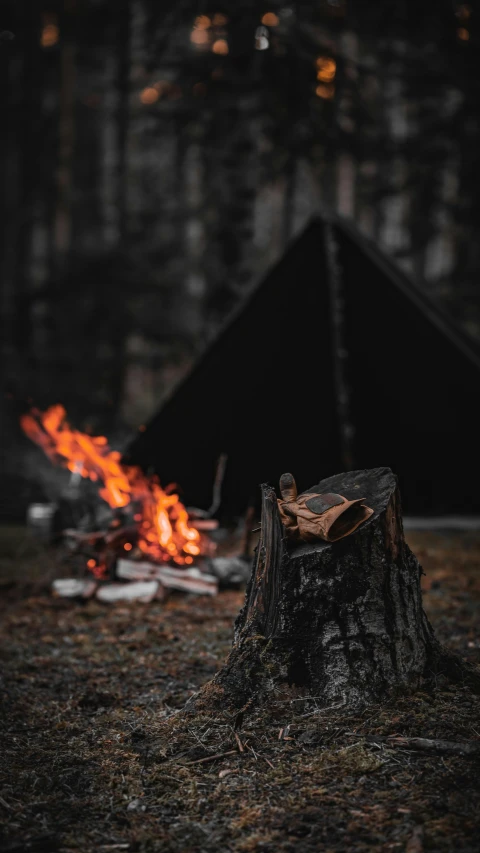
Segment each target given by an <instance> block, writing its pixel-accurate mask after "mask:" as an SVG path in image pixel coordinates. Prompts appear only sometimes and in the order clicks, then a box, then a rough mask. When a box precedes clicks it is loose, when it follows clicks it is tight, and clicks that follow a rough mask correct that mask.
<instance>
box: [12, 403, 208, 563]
mask: <svg viewBox="0 0 480 853" xmlns="http://www.w3.org/2000/svg"><path fill="white" fill-rule="evenodd" d="M21 425H22V428H23V430H24V431H25V433H26V434H27V435H28V437H29V438H30V439H31V440H32V441H34V442H35V443H36V444H38V445H39V446H40V447H41V448H42V450H43V451H44V452H45V454H46V455H47V456H48V458H49V459H50V460H51V461H52V462H54V463H55V464H59V465H61V466H62V467H64V468H67V469H68V470H69V471H70V472H71V474H72V475H73V476H75V478H77V480H78V482H80V481H81V479H82V478H83V479H84V480H87V481H88V480H89V481H90V482H91V483H95V484H96V485H97V486H98V494H99V496H100V498H102V500H103V501H105V503H106V504H107V505H108V507H110V509H111V510H112V512H113V513H116V515H115V516H114V517H112V519H111V522H110V525H109V527H108V529H107V530H105V531H95V530H94V531H90V532H89V531H85V530H83V531H76V530H67V531H65V535H66V539H67V541H69V542H70V544H71V547H72V550H76V551H77V552H82V551H83V552H86V558H87V559H86V565H87V567H88V568H89V569H90V570H91V571H92V573H93V574H94V575H95V576H96V577H97V578H102V579H104V578H105V577H106V576H108V575H109V576H110V577H111V576H113V571H114V567H115V562H116V560H117V557H118V556H119V554H121V553H122V552H127V553H130V554H131V553H132V552H133V551H134V550H136V552H137V555H144V556H145V557H147V558H148V559H150V560H153V561H154V562H155V563H158V564H159V565H165V564H169V565H171V564H174V565H175V566H192V565H193V563H194V561H195V559H196V558H198V557H200V556H202V555H205V556H211V555H212V554H213V553H214V550H215V546H214V544H213V542H212V541H211V540H210V539H209V538H208V537H207V536H206V534H205V533H203V532H201V529H200V528H203V530H206V529H210V530H212V529H215V527H216V526H217V524H218V522H216V521H215V520H213V519H208V520H204V519H199V521H198V523H197V524H195V522H194V521H192V519H190V518H189V514H188V512H187V510H186V509H185V507H184V506H183V504H182V503H181V501H180V499H179V496H178V495H177V494H175V492H174V489H173V487H168V486H167V488H165V489H162V487H161V486H160V483H159V481H158V478H157V477H156V476H148V475H146V474H144V473H143V471H142V470H141V469H140V468H138V467H136V466H128V465H124V464H123V463H122V461H121V454H120V453H119V452H118V451H114V450H111V449H110V447H109V445H108V442H107V439H106V438H105V436H91V435H87V434H86V433H82V432H79V431H78V430H75V429H72V427H71V426H70V425H69V423H68V422H67V420H66V412H65V409H64V408H63V406H60V405H56V406H51V407H50V408H49V409H47V411H46V412H40V411H38V410H37V409H33V410H32V411H31V412H30V413H29V414H26V415H23V417H22V418H21ZM77 485H78V484H77ZM89 549H90V551H89Z"/></svg>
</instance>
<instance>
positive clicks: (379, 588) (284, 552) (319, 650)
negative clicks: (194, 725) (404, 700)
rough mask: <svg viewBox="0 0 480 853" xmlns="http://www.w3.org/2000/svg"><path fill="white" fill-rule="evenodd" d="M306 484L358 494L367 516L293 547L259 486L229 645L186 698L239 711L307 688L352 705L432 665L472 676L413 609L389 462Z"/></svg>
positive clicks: (413, 563) (417, 569)
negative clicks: (256, 521) (347, 530)
mask: <svg viewBox="0 0 480 853" xmlns="http://www.w3.org/2000/svg"><path fill="white" fill-rule="evenodd" d="M309 491H312V492H316V493H322V494H326V493H328V492H334V493H338V494H340V495H343V496H344V497H346V498H347V499H349V500H353V499H355V498H358V497H360V498H364V499H365V503H366V504H367V505H368V506H369V507H371V508H372V509H373V510H374V514H373V515H372V516H371V517H370V518H369V519H368V521H366V522H364V524H363V525H361V527H359V528H358V530H357V531H356V532H355V533H353V534H351V535H350V536H347V537H346V538H344V539H341V540H339V541H337V542H334V543H327V542H324V541H320V540H319V541H316V542H314V543H300V544H298V543H297V544H293V545H292V544H290V543H289V542H287V541H286V539H285V538H284V530H283V527H282V524H281V521H280V515H279V512H278V506H277V499H276V495H275V491H274V489H272V488H271V487H270V486H265V485H264V486H262V493H263V502H262V533H261V539H260V542H259V545H258V548H257V552H256V555H255V558H254V565H253V571H252V576H251V579H250V582H249V585H248V588H247V593H246V600H245V605H244V607H243V609H242V610H241V612H240V614H239V616H238V618H237V621H236V625H235V639H234V645H233V648H232V651H231V653H230V655H229V658H228V660H227V662H226V664H225V666H224V667H223V668H222V669H221V670H220V672H218V673H217V675H216V676H215V677H214V679H213V680H212V681H211V682H209V683H208V684H207V685H205V686H204V688H203V689H202V690H201V691H200V693H199V694H197V696H195V697H193V699H192V701H191V706H192V707H193V708H194V709H196V710H203V709H209V708H211V707H212V706H221V707H223V708H227V709H229V710H237V711H241V710H243V709H244V708H245V706H246V705H249V704H251V703H253V702H254V703H255V704H257V703H261V702H270V701H272V700H274V699H275V698H281V699H286V698H289V697H293V696H307V697H308V696H312V697H315V700H316V704H317V705H320V706H321V705H324V706H330V705H334V704H341V705H348V706H349V707H358V706H361V705H364V704H366V703H369V702H376V701H378V700H380V699H381V698H382V697H384V696H386V695H388V694H392V692H395V691H397V692H398V691H409V690H412V689H415V688H417V687H418V686H419V685H420V684H421V682H422V680H423V678H424V677H425V676H426V675H428V674H429V673H430V674H431V672H432V671H434V672H438V671H440V670H441V671H443V672H446V673H447V674H450V675H452V676H453V677H455V678H459V677H461V678H464V679H465V678H466V679H467V681H468V680H470V681H471V682H472V683H474V682H475V683H476V684H478V675H477V674H476V673H475V671H474V669H473V667H472V668H470V667H469V665H468V664H465V663H464V662H463V661H461V660H460V658H456V656H454V655H451V654H449V653H447V652H444V651H443V650H442V649H441V647H440V645H439V644H438V642H437V641H436V640H435V637H434V635H433V630H432V627H431V625H430V623H429V622H428V619H427V617H426V615H425V613H424V611H423V609H422V597H421V590H420V576H421V573H422V570H421V566H420V565H419V563H418V561H417V560H416V558H415V556H414V555H413V554H412V552H411V551H410V549H409V547H408V545H407V544H406V543H405V540H404V536H403V527H402V517H401V507H400V495H399V492H398V488H397V482H396V478H395V476H394V475H393V474H392V472H391V471H390V469H389V468H374V469H371V470H367V471H353V472H349V473H346V474H340V475H336V476H334V477H329V478H328V479H326V480H323V481H322V482H321V483H320V484H319V485H318V486H316V487H315V488H314V489H312V490H309Z"/></svg>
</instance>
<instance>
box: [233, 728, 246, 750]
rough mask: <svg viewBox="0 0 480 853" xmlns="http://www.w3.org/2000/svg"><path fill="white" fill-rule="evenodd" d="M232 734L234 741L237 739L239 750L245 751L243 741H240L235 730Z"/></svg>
mask: <svg viewBox="0 0 480 853" xmlns="http://www.w3.org/2000/svg"><path fill="white" fill-rule="evenodd" d="M233 734H234V735H235V740H236V741H237V743H238V748H239V750H240V752H245V748H244V746H243V743H242V741H241V740H240V738H239V736H238V734H237V732H234V733H233Z"/></svg>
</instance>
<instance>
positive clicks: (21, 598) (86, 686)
mask: <svg viewBox="0 0 480 853" xmlns="http://www.w3.org/2000/svg"><path fill="white" fill-rule="evenodd" d="M408 540H409V544H410V546H411V547H412V548H413V550H414V551H415V553H416V554H417V556H418V558H419V560H420V562H421V563H422V565H423V567H424V570H425V572H426V577H425V578H424V579H423V580H424V589H425V607H426V610H427V613H428V615H429V618H430V620H431V621H432V623H433V626H434V628H435V630H436V633H437V636H438V637H439V639H440V640H441V641H442V642H444V643H445V644H447V645H448V646H449V647H450V648H452V649H455V650H456V651H458V652H460V653H461V654H462V655H463V656H465V657H466V658H468V659H469V660H471V661H474V662H478V661H480V627H479V620H478V613H479V600H480V535H479V534H476V535H473V534H469V535H467V534H455V535H454V534H450V535H446V534H443V535H442V534H440V533H436V534H427V533H413V532H411V533H409V534H408ZM0 545H2V546H3V547H1V553H2V555H3V556H2V558H1V560H0V583H1V590H0V591H1V605H0V607H1V625H0V656H1V661H2V665H1V672H2V676H1V677H2V690H1V700H0V701H1V712H0V732H1V733H0V737H1V745H0V762H1V769H0V779H1V787H0V794H1V797H0V816H1V818H2V830H1V833H2V835H1V837H0V849H2V850H3V851H5V853H8V851H9V853H14V851H16V853H20V851H42V853H49V851H74V850H81V851H83V853H89V851H97V850H98V851H109V850H112V851H115V850H119V851H121V850H126V851H145V853H147V851H148V853H150V851H162V853H189V851H205V853H207V851H208V853H210V851H235V853H237V851H238V853H240V851H256V850H258V851H271V853H279V851H282V853H283V851H285V853H286V851H289V853H290V851H291V853H293V851H302V853H309V852H310V851H325V853H328V851H330V853H334V851H335V853H337V851H345V853H360V851H362V853H363V851H382V853H383V851H406V853H422V851H424V850H425V851H442V853H443V851H445V853H447V851H448V852H449V851H456V853H467V852H468V853H473V851H480V765H479V762H478V759H475V758H474V757H473V756H463V755H456V754H453V753H450V752H448V751H446V752H439V753H436V752H433V753H432V752H425V751H421V750H419V749H417V748H405V747H402V746H400V745H398V742H397V743H396V744H395V742H394V741H392V740H390V741H389V740H388V739H387V738H388V737H389V736H392V735H403V736H407V737H414V736H418V737H424V738H436V739H443V740H447V741H453V742H456V743H459V742H460V743H464V742H467V741H468V742H478V743H480V697H478V696H474V695H472V693H471V692H470V691H469V689H468V688H466V687H464V686H461V685H460V686H459V685H456V686H455V685H452V684H450V683H449V682H448V681H446V680H445V679H443V678H438V679H437V680H436V681H433V682H432V683H426V684H425V688H424V689H423V690H422V691H421V692H418V693H416V694H415V695H411V696H402V697H396V698H392V699H391V700H390V701H389V702H387V703H386V704H384V705H382V706H378V707H369V708H368V709H366V710H365V711H364V712H363V713H362V714H359V715H352V714H350V713H349V712H348V709H339V708H333V709H329V710H327V711H322V710H321V709H318V708H316V707H315V701H314V700H313V701H311V702H309V703H305V702H304V700H300V701H286V702H277V703H276V704H275V705H274V706H272V707H271V708H269V709H268V712H265V711H264V712H263V713H262V714H259V713H258V712H251V713H250V714H249V713H246V714H245V717H244V720H243V723H242V725H241V727H240V728H239V729H238V730H237V731H236V732H235V731H234V720H232V719H229V718H228V717H227V716H223V717H222V716H220V717H216V718H206V717H203V718H195V719H193V720H192V719H185V718H184V717H182V716H181V715H179V714H178V713H177V711H178V709H180V708H182V706H183V704H184V702H185V701H186V699H188V697H189V696H190V695H191V694H192V693H194V692H195V691H196V690H197V689H198V688H199V687H200V686H201V685H202V684H203V683H204V682H205V681H207V680H208V679H210V678H211V676H212V675H213V674H214V672H215V671H216V670H217V668H218V667H219V666H220V665H221V663H222V661H223V660H224V658H225V656H226V654H227V652H228V649H229V645H230V643H231V639H232V627H233V620H234V618H235V616H236V614H237V611H238V609H239V608H240V605H241V603H242V600H243V593H242V592H224V593H222V594H220V595H219V596H218V597H217V598H215V599H211V598H205V597H196V596H182V595H180V594H178V595H176V596H172V597H171V598H170V599H169V600H168V601H167V602H166V603H165V604H161V603H159V602H154V603H152V604H149V605H145V604H138V603H137V604H128V605H125V604H123V603H119V604H116V605H102V604H100V603H98V602H95V601H90V602H88V603H84V604H82V603H73V602H70V601H65V600H60V599H55V598H54V597H52V595H51V594H50V591H49V587H48V582H49V580H50V579H51V578H52V577H55V576H61V575H62V574H64V572H62V571H61V570H60V569H59V567H58V565H57V562H56V556H55V554H54V553H53V552H48V551H44V550H42V549H41V548H39V547H36V546H34V545H33V544H32V543H30V542H28V540H27V539H26V538H25V533H24V531H21V530H18V529H17V530H14V529H5V530H3V531H0Z"/></svg>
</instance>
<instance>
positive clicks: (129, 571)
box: [117, 560, 218, 595]
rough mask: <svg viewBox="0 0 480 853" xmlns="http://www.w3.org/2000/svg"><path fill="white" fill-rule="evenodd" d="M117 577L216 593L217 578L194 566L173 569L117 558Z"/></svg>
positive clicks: (183, 589) (189, 590)
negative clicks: (153, 581) (154, 581)
mask: <svg viewBox="0 0 480 853" xmlns="http://www.w3.org/2000/svg"><path fill="white" fill-rule="evenodd" d="M117 577H119V578H122V579H123V580H138V581H147V580H157V581H160V583H161V584H162V586H164V587H165V588H166V589H178V590H182V591H183V592H194V593H197V594H198V595H216V594H217V592H218V584H217V579H216V578H215V577H213V575H210V574H207V573H204V572H201V571H200V570H199V569H196V568H195V569H174V568H171V567H169V566H158V565H156V564H155V563H147V562H145V561H142V562H134V561H133V560H118V562H117Z"/></svg>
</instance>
